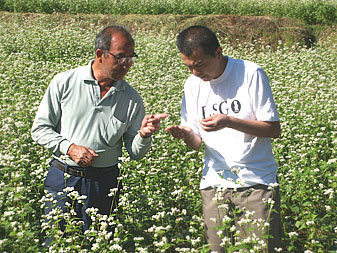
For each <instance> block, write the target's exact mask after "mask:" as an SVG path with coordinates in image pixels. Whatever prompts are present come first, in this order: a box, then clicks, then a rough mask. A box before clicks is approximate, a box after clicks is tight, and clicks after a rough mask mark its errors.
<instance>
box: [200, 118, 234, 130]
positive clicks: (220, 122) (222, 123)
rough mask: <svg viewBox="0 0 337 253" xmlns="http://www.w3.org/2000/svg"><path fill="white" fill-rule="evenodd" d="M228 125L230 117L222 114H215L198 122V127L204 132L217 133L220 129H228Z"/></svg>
mask: <svg viewBox="0 0 337 253" xmlns="http://www.w3.org/2000/svg"><path fill="white" fill-rule="evenodd" d="M229 124H230V117H228V116H226V115H224V114H215V115H213V116H211V117H208V118H206V119H202V120H200V125H201V127H202V129H204V130H205V131H206V132H211V131H218V130H220V129H222V128H225V127H228V126H229Z"/></svg>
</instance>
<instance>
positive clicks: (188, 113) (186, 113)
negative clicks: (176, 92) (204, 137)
mask: <svg viewBox="0 0 337 253" xmlns="http://www.w3.org/2000/svg"><path fill="white" fill-rule="evenodd" d="M196 89H197V87H196ZM198 92H199V90H198ZM193 101H195V103H194V102H193ZM197 107H198V104H197V102H196V99H195V97H194V95H193V93H192V92H191V91H190V90H189V89H188V88H187V84H185V90H184V96H183V101H182V103H181V111H180V115H181V118H180V120H181V123H180V124H181V125H182V126H188V127H190V128H192V130H193V132H194V133H195V134H197V135H199V136H200V133H199V121H198V111H197V110H198V108H197Z"/></svg>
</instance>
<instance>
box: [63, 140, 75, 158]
mask: <svg viewBox="0 0 337 253" xmlns="http://www.w3.org/2000/svg"><path fill="white" fill-rule="evenodd" d="M71 144H73V143H72V142H70V141H68V140H63V141H62V142H61V143H60V152H61V153H62V154H64V155H66V154H67V152H68V149H69V147H70V145H71Z"/></svg>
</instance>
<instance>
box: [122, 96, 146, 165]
mask: <svg viewBox="0 0 337 253" xmlns="http://www.w3.org/2000/svg"><path fill="white" fill-rule="evenodd" d="M134 115H135V117H134V119H133V120H132V121H131V123H130V126H129V127H128V129H127V131H126V132H125V133H124V135H123V139H124V143H125V147H126V150H127V151H128V153H129V155H130V157H131V158H132V159H134V160H140V159H142V158H143V157H144V156H145V155H146V153H147V152H148V151H149V149H150V147H151V143H152V138H151V137H149V138H142V137H141V136H140V135H139V129H140V127H141V124H142V121H143V118H144V116H145V109H144V105H143V102H142V100H141V99H140V102H139V103H138V106H137V109H136V112H135V114H134Z"/></svg>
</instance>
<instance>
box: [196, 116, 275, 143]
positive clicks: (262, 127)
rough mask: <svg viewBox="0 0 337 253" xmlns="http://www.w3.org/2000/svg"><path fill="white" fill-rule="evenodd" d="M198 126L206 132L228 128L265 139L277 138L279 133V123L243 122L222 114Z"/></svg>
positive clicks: (201, 122) (201, 121)
mask: <svg viewBox="0 0 337 253" xmlns="http://www.w3.org/2000/svg"><path fill="white" fill-rule="evenodd" d="M200 125H201V127H202V129H204V130H205V131H207V132H211V131H217V130H220V129H222V128H225V127H229V128H233V129H235V130H238V131H240V132H244V133H246V134H249V135H253V136H256V137H265V138H268V137H269V138H278V137H279V136H280V133H281V127H280V122H279V121H257V120H245V119H238V118H235V117H231V116H226V115H223V114H216V115H213V116H211V117H209V118H206V119H203V120H200Z"/></svg>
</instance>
